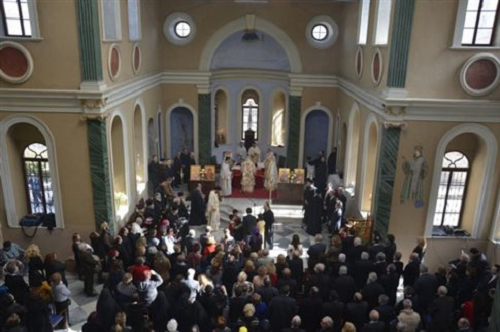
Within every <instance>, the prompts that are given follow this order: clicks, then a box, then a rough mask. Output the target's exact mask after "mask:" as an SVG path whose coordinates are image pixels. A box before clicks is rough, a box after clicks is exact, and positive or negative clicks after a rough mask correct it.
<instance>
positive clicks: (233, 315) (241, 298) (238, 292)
mask: <svg viewBox="0 0 500 332" xmlns="http://www.w3.org/2000/svg"><path fill="white" fill-rule="evenodd" d="M234 294H235V297H233V298H232V299H230V300H229V317H228V325H229V326H231V327H236V322H237V321H238V318H239V317H240V315H241V313H242V312H243V307H244V306H245V304H247V303H249V300H248V298H247V296H246V294H245V293H244V292H243V289H242V288H241V287H236V288H235V289H234Z"/></svg>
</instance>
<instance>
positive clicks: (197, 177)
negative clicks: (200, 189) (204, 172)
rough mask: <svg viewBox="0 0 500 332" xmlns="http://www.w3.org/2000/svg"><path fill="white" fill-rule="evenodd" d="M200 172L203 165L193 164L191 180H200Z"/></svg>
mask: <svg viewBox="0 0 500 332" xmlns="http://www.w3.org/2000/svg"><path fill="white" fill-rule="evenodd" d="M200 173H201V166H200V165H191V173H190V175H191V178H190V180H191V181H200Z"/></svg>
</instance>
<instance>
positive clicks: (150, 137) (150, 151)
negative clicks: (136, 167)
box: [148, 118, 155, 160]
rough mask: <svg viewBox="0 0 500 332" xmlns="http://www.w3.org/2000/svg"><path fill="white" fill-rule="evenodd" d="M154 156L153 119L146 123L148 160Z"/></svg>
mask: <svg viewBox="0 0 500 332" xmlns="http://www.w3.org/2000/svg"><path fill="white" fill-rule="evenodd" d="M154 154H155V124H154V120H153V118H150V119H149V121H148V160H151V159H153V155H154Z"/></svg>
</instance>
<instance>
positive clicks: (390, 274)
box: [380, 264, 399, 306]
mask: <svg viewBox="0 0 500 332" xmlns="http://www.w3.org/2000/svg"><path fill="white" fill-rule="evenodd" d="M380 284H381V285H382V286H383V287H384V289H385V294H387V296H388V297H389V303H390V305H392V306H394V305H395V304H396V297H397V292H398V286H399V275H398V274H397V273H396V266H395V265H394V264H389V265H388V266H387V274H384V275H382V276H381V277H380Z"/></svg>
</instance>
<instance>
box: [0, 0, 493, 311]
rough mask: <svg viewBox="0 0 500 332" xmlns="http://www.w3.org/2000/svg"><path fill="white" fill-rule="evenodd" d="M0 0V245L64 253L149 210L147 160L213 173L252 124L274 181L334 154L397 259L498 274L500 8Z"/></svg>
mask: <svg viewBox="0 0 500 332" xmlns="http://www.w3.org/2000/svg"><path fill="white" fill-rule="evenodd" d="M0 2H1V6H2V9H1V11H0V17H1V19H2V24H1V25H0V241H1V242H3V241H6V240H9V241H12V242H13V243H17V244H19V245H20V246H22V247H27V246H28V245H30V244H31V243H36V244H37V245H38V246H39V247H40V250H41V251H42V252H44V253H46V252H49V251H54V252H56V253H57V254H58V256H59V257H60V258H61V259H62V260H67V259H70V257H71V256H72V252H71V249H70V247H71V238H72V235H73V234H74V233H79V234H82V237H83V238H84V239H85V240H86V241H89V240H88V235H89V234H90V233H92V232H93V231H95V230H96V229H98V228H99V225H100V224H101V223H102V222H104V221H106V222H108V224H109V225H110V229H111V230H112V232H114V231H115V230H116V231H117V230H119V229H120V228H121V227H122V226H124V225H125V223H126V222H127V220H129V218H130V216H131V215H132V214H133V213H134V212H135V209H136V204H137V202H139V201H140V200H141V199H147V198H148V197H150V191H149V190H148V188H149V187H148V186H149V183H148V176H149V175H148V164H149V162H150V161H151V159H152V158H153V156H154V155H157V156H158V157H159V158H160V159H167V158H171V159H173V158H174V157H175V156H176V155H177V154H178V152H180V151H181V150H183V149H187V150H188V151H193V152H194V158H195V160H196V161H197V164H199V165H220V164H221V163H222V162H223V156H224V153H225V152H226V151H231V152H233V153H234V152H235V151H236V150H237V148H238V146H239V144H240V142H241V141H242V140H244V139H245V131H246V130H248V129H252V130H253V131H254V132H255V140H256V144H257V145H258V146H259V148H260V150H261V151H262V155H261V156H262V159H264V157H265V152H266V151H267V150H268V149H270V150H271V151H272V152H273V153H274V154H275V156H276V158H277V160H278V164H279V167H280V168H281V167H283V168H288V169H300V168H306V164H307V161H306V160H307V158H308V157H311V158H312V159H315V158H316V157H317V155H318V151H320V150H322V151H325V153H326V156H328V155H330V154H331V153H332V151H333V150H334V149H335V151H336V165H335V170H334V171H335V172H334V173H336V174H341V175H342V177H343V179H342V180H343V186H344V188H345V191H346V193H347V194H348V203H347V205H348V209H347V216H345V217H349V218H355V219H367V218H368V217H369V218H370V220H372V222H373V225H372V227H373V231H376V232H378V234H380V235H381V236H382V238H385V237H386V236H387V234H394V236H395V238H396V239H397V246H398V251H400V252H401V253H402V256H403V261H405V262H406V261H407V258H408V257H409V256H410V254H411V252H412V249H413V248H414V247H415V240H416V239H419V238H424V239H425V241H426V252H427V255H426V257H425V263H426V264H427V265H428V266H429V269H430V270H432V271H434V270H435V269H436V268H437V267H438V266H439V265H440V264H445V265H446V264H447V263H448V262H449V261H451V260H453V259H455V258H456V257H457V256H458V255H459V254H460V251H461V250H463V251H468V250H469V249H470V248H478V249H479V250H480V251H481V252H484V253H485V254H486V256H487V257H488V260H489V261H490V264H500V247H499V246H498V244H499V243H500V242H499V241H500V153H499V151H498V144H499V141H500V88H499V86H500V6H499V2H498V0H432V1H417V0H359V1H358V0H210V1H209V0H183V1H170V0H64V1H55V0H1V1H0ZM216 168H217V169H219V166H217V167H216ZM181 188H185V190H186V191H187V187H181ZM234 190H235V189H234V188H233V191H234ZM301 190H302V189H301ZM300 195H302V191H300ZM278 196H279V194H278ZM261 198H262V197H261ZM264 198H265V197H264ZM297 199H298V201H301V200H302V196H299V197H297ZM277 200H278V202H279V197H278V198H277ZM227 202H238V198H230V199H228V200H227V201H226V205H227V204H229V203H227ZM260 202H261V201H259V205H262V204H260ZM221 204H224V199H223V200H222V202H221ZM234 204H236V205H237V204H239V205H241V207H242V209H243V208H244V206H245V205H246V204H248V205H250V204H252V205H253V204H254V202H253V201H252V200H245V198H241V200H240V201H239V203H234ZM277 204H278V205H279V203H277ZM227 206H228V205H227ZM232 207H234V206H232ZM228 209H229V207H228ZM277 209H279V206H278V207H277ZM282 209H285V208H282ZM301 210H302V206H301V204H296V205H295V206H292V207H290V211H291V212H290V213H299V214H300V211H301ZM297 211H298V212H297ZM35 212H44V213H53V214H54V219H55V222H54V225H53V227H39V228H38V229H37V232H36V235H35V236H34V237H33V238H30V237H28V236H26V233H28V235H29V234H30V233H32V231H31V228H30V227H28V228H25V229H24V230H23V229H22V227H21V226H20V220H21V219H22V217H23V216H25V215H28V214H31V213H35ZM282 213H283V215H285V214H286V212H282ZM224 218H226V216H223V219H224ZM287 220H288V221H287V222H289V223H295V224H294V225H292V226H290V227H292V228H293V227H295V228H297V229H298V230H300V223H301V221H300V216H298V217H297V218H288V219H287ZM226 221H227V220H226ZM223 225H224V222H223ZM287 227H288V226H287ZM288 236H291V233H290V232H288V231H287V233H286V236H285V235H283V236H282V237H281V238H282V239H283V241H285V239H286V238H287V237H288ZM499 301H500V299H499Z"/></svg>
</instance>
